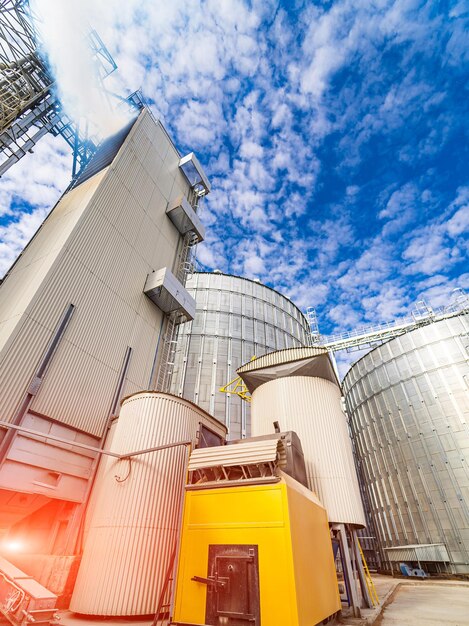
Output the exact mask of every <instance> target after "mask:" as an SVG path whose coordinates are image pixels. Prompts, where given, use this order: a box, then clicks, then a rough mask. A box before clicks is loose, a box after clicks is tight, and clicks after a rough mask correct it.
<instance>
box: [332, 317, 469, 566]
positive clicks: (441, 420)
mask: <svg viewBox="0 0 469 626" xmlns="http://www.w3.org/2000/svg"><path fill="white" fill-rule="evenodd" d="M468 356H469V315H468V314H467V313H466V314H459V315H453V316H448V317H447V318H444V319H441V320H439V321H435V322H433V323H429V324H428V325H425V326H422V327H420V328H417V329H415V330H412V331H409V332H407V333H406V334H404V335H402V336H400V337H396V338H394V339H391V340H390V341H389V342H387V343H385V344H383V345H382V346H379V347H377V348H375V349H374V350H372V351H371V352H369V353H368V354H367V355H365V356H364V357H362V358H361V359H360V360H359V361H358V362H357V363H355V365H353V366H352V367H351V369H350V370H349V372H348V373H347V375H346V376H345V379H344V391H345V397H346V404H347V410H348V412H349V414H350V416H351V427H352V433H353V437H354V439H355V443H356V450H357V453H358V458H359V463H360V466H361V468H360V469H361V472H362V474H363V479H364V482H365V486H366V489H367V492H368V496H369V501H370V507H371V515H372V517H373V520H374V523H375V527H376V530H377V533H378V539H379V543H380V547H381V551H382V555H381V557H382V559H383V562H384V564H386V565H387V567H388V568H389V569H390V568H391V567H393V566H394V569H396V568H397V567H398V565H399V561H413V562H417V560H418V561H420V562H421V564H424V567H425V569H430V570H436V571H438V570H443V571H451V570H452V571H453V572H458V573H469V426H468V423H469V394H468V388H469V365H468Z"/></svg>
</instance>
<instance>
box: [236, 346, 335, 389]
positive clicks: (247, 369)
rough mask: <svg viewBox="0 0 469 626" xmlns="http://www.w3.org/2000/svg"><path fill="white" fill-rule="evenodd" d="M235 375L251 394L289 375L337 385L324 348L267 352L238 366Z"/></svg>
mask: <svg viewBox="0 0 469 626" xmlns="http://www.w3.org/2000/svg"><path fill="white" fill-rule="evenodd" d="M237 373H238V374H239V375H240V376H241V378H242V379H243V380H244V382H245V383H246V386H247V387H248V389H249V391H250V392H251V393H252V392H253V391H254V390H255V389H257V387H259V386H260V385H262V384H263V383H266V382H268V381H269V380H274V379H276V378H284V377H288V376H309V377H316V378H324V379H325V380H329V381H330V382H332V383H335V384H337V385H338V384H339V382H338V380H337V377H336V375H335V372H334V368H333V365H332V362H331V360H330V358H329V353H328V351H327V350H326V349H325V348H318V347H308V348H289V349H287V350H278V351H276V352H270V353H269V354H265V355H264V356H261V357H259V358H258V359H255V360H253V361H249V363H246V364H245V365H243V366H241V367H240V368H239V369H238V370H237Z"/></svg>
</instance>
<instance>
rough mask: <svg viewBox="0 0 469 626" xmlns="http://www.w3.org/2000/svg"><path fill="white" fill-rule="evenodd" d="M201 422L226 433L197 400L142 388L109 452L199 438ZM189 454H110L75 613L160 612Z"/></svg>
mask: <svg viewBox="0 0 469 626" xmlns="http://www.w3.org/2000/svg"><path fill="white" fill-rule="evenodd" d="M200 422H202V423H204V424H205V425H207V426H208V427H209V428H211V429H212V430H215V431H216V432H217V433H219V434H220V435H222V436H223V435H224V433H225V428H224V426H223V425H222V424H220V423H219V422H217V421H216V420H215V419H213V418H212V417H210V416H209V415H207V414H206V413H204V412H203V411H201V410H200V409H198V408H197V407H196V406H194V405H193V404H191V403H190V402H187V401H185V400H181V399H180V398H176V397H175V396H170V395H167V394H162V393H150V392H148V393H139V394H137V395H135V396H131V397H130V398H128V399H127V400H125V401H124V403H123V405H122V409H121V412H120V416H119V420H118V422H117V424H116V426H115V431H114V433H113V437H112V443H111V446H110V449H111V451H112V452H114V453H118V454H125V453H128V452H133V451H137V450H142V449H146V448H149V447H154V446H160V445H165V444H168V443H175V442H179V441H185V440H191V441H192V442H193V443H195V439H196V435H197V431H198V430H199V424H200ZM187 459H188V452H187V450H186V448H185V447H183V446H181V447H178V448H172V449H168V450H163V451H158V452H151V453H147V454H144V455H142V456H136V457H132V460H131V461H130V462H129V461H128V460H119V459H116V458H112V457H107V458H104V459H103V461H102V464H101V468H100V471H99V475H98V478H97V481H96V485H95V488H94V490H93V497H92V502H91V504H90V514H91V517H90V519H88V523H87V525H88V530H87V537H86V543H85V548H84V553H83V559H82V562H81V566H80V570H79V573H78V578H77V582H76V585H75V590H74V594H73V597H72V601H71V605H70V608H71V610H73V611H76V612H79V613H84V614H88V615H148V614H152V613H154V612H155V611H156V609H157V605H158V600H159V597H160V594H161V592H162V588H163V585H164V581H165V576H166V574H167V571H168V567H169V565H170V559H171V554H172V551H173V549H174V546H175V545H176V541H177V537H178V530H179V521H180V512H181V504H182V497H183V490H184V484H185V475H186V467H187ZM116 476H117V477H119V480H118V479H116ZM119 481H120V482H119Z"/></svg>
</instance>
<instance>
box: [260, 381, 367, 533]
mask: <svg viewBox="0 0 469 626" xmlns="http://www.w3.org/2000/svg"><path fill="white" fill-rule="evenodd" d="M251 420H252V421H251V424H252V434H253V437H255V436H256V435H265V434H267V433H271V432H272V431H273V426H272V422H274V421H278V422H279V425H280V428H281V429H282V430H283V431H285V430H294V431H295V432H296V433H297V434H298V436H299V437H300V440H301V445H302V446H303V452H304V456H305V463H306V472H307V476H308V484H309V487H310V489H312V490H313V491H314V492H315V493H316V494H317V495H318V496H319V499H320V500H321V502H322V503H323V505H324V506H325V507H326V509H327V513H328V516H329V521H330V522H336V523H346V524H356V525H358V526H364V525H365V517H364V513H363V507H362V503H361V497H360V491H359V487H358V481H357V475H356V470H355V464H354V460H353V454H352V444H351V440H350V436H349V433H348V427H347V421H346V418H345V415H344V413H343V411H342V409H341V394H340V389H339V387H338V386H337V385H336V384H334V383H332V382H330V381H329V380H324V379H322V378H311V377H308V376H290V377H288V378H279V379H277V380H271V381H269V382H266V383H264V384H263V385H261V386H260V387H258V388H257V389H256V390H255V391H254V393H253V396H252V404H251Z"/></svg>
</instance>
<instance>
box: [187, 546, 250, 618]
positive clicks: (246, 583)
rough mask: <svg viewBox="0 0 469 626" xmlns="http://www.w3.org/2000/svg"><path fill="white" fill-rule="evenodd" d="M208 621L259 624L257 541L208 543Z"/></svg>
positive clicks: (206, 612) (200, 579) (206, 616)
mask: <svg viewBox="0 0 469 626" xmlns="http://www.w3.org/2000/svg"><path fill="white" fill-rule="evenodd" d="M194 578H195V579H196V580H198V581H199V582H205V583H206V584H207V606H206V611H205V622H206V623H207V624H210V625H214V626H222V625H223V626H260V624H261V619H260V603H259V558H258V547H257V545H236V544H228V545H209V550H208V577H207V579H202V578H199V577H194Z"/></svg>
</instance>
